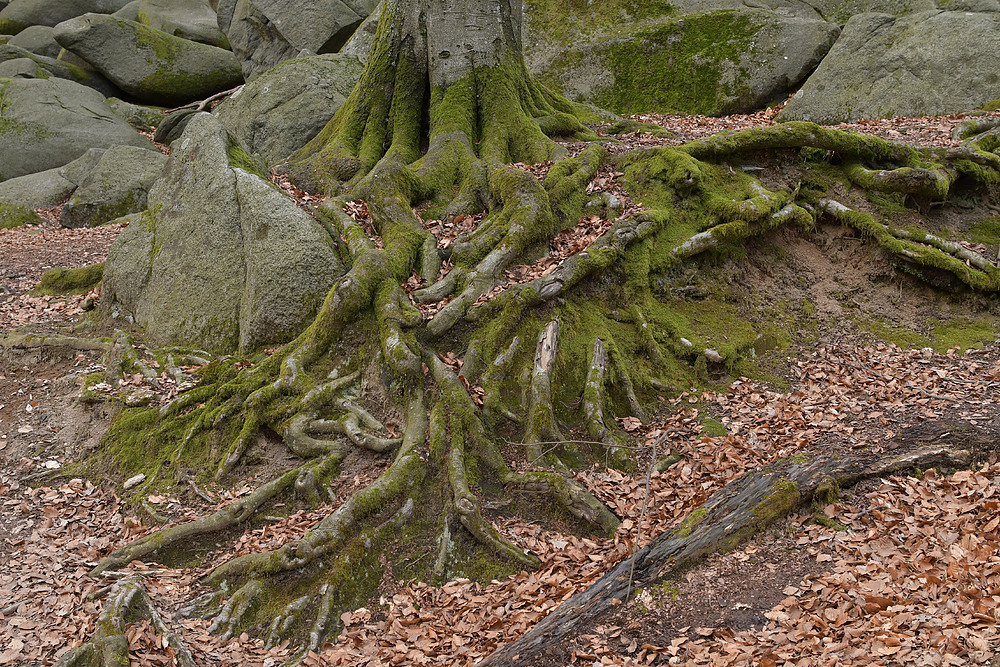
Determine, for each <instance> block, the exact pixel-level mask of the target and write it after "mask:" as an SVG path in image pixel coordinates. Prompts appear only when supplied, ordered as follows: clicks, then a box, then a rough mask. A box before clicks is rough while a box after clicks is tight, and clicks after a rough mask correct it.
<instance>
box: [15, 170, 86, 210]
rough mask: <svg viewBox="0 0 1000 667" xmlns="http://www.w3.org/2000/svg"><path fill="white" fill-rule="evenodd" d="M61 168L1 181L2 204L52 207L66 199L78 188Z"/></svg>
mask: <svg viewBox="0 0 1000 667" xmlns="http://www.w3.org/2000/svg"><path fill="white" fill-rule="evenodd" d="M60 171H61V170H60V169H47V170H45V171H40V172H38V173H37V174H28V175H26V176H18V177H17V178H12V179H10V180H9V181H4V182H3V183H0V204H18V205H21V206H26V207H28V208H33V209H34V208H51V207H53V206H58V205H59V204H61V203H63V202H64V201H66V198H67V197H69V196H70V195H71V194H73V191H74V190H76V183H73V182H72V181H69V180H67V179H66V178H64V177H63V176H62V174H61V173H60Z"/></svg>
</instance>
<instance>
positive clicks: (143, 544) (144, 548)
mask: <svg viewBox="0 0 1000 667" xmlns="http://www.w3.org/2000/svg"><path fill="white" fill-rule="evenodd" d="M341 458H342V456H341V455H337V454H330V455H328V456H327V457H326V458H324V459H322V460H320V461H318V462H315V463H311V464H309V465H306V466H303V467H302V468H296V469H295V470H290V471H288V472H286V473H285V474H283V475H282V476H281V477H278V478H277V479H274V480H271V481H270V482H268V483H267V484H264V485H263V486H261V487H259V488H257V489H256V490H255V491H254V492H253V493H251V494H250V495H248V496H245V497H243V498H240V499H239V500H237V501H236V502H234V503H233V504H232V505H229V506H228V507H225V508H223V509H221V510H218V511H217V512H214V513H212V514H209V515H208V516H205V517H202V518H200V519H196V520H194V521H190V522H188V523H183V524H180V525H178V526H173V527H172V528H166V529H164V530H160V531H158V532H155V533H152V534H150V535H147V536H145V537H143V538H140V539H138V540H136V541H135V542H132V543H131V544H128V545H126V546H124V547H122V548H120V549H117V550H115V551H114V552H112V553H111V554H110V555H108V556H106V557H105V558H104V559H103V560H102V561H101V562H100V563H98V565H97V567H95V568H94V570H93V572H92V574H95V575H96V574H100V573H101V572H104V571H107V570H114V569H117V568H120V567H122V566H123V565H127V564H128V563H131V562H132V561H133V560H137V559H141V558H143V557H145V556H148V555H149V554H152V553H155V552H157V551H159V550H161V549H169V548H170V547H173V546H176V545H180V544H184V543H187V542H189V541H190V540H192V539H194V538H196V537H200V536H202V535H208V534H210V533H215V532H219V531H223V530H226V529H228V528H232V527H233V526H237V525H239V524H241V523H244V522H245V521H248V520H250V519H251V518H253V516H254V515H255V514H256V513H257V511H258V510H259V509H260V508H261V506H262V505H263V504H264V503H266V502H268V501H270V500H272V499H273V498H275V497H276V496H278V495H279V494H281V493H283V492H284V491H287V490H288V489H289V488H291V487H292V485H293V484H294V483H295V480H296V479H297V478H298V477H299V475H301V474H302V473H303V472H305V471H311V472H312V473H313V474H314V475H315V476H316V477H320V478H321V477H325V476H327V475H329V474H330V473H331V472H332V471H333V469H334V468H335V467H336V466H337V465H338V464H339V463H340V460H341Z"/></svg>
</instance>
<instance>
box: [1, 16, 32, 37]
mask: <svg viewBox="0 0 1000 667" xmlns="http://www.w3.org/2000/svg"><path fill="white" fill-rule="evenodd" d="M27 27H28V24H27V23H21V22H20V21H14V20H12V19H0V35H16V34H17V33H19V32H21V31H22V30H24V29H25V28H27Z"/></svg>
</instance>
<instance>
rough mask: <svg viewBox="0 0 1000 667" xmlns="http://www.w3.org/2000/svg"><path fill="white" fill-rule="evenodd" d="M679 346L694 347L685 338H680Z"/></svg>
mask: <svg viewBox="0 0 1000 667" xmlns="http://www.w3.org/2000/svg"><path fill="white" fill-rule="evenodd" d="M681 345H683V346H684V347H694V343H692V342H691V341H689V340H688V339H687V338H681Z"/></svg>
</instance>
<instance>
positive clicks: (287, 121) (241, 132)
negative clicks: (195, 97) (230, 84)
mask: <svg viewBox="0 0 1000 667" xmlns="http://www.w3.org/2000/svg"><path fill="white" fill-rule="evenodd" d="M361 69H362V66H361V63H360V62H359V61H358V59H357V58H355V57H354V56H347V55H343V54H328V55H322V56H308V57H306V58H297V59H295V60H290V61H288V62H284V63H282V64H280V65H278V66H277V67H275V68H273V69H271V70H269V71H268V72H266V73H265V74H263V75H261V76H260V77H259V78H257V79H255V80H253V81H251V82H250V83H248V84H246V85H245V86H244V87H243V88H242V89H241V90H240V91H239V92H238V93H237V94H235V95H233V96H231V97H229V98H228V99H227V100H226V101H224V102H223V103H222V104H220V105H219V106H218V107H217V108H216V110H215V114H216V115H217V116H218V117H219V120H220V121H222V124H223V125H225V126H226V128H228V129H229V131H230V133H231V134H232V135H233V136H234V137H236V139H238V140H239V141H240V142H242V143H243V144H244V145H245V146H247V147H248V148H249V149H250V150H251V151H253V152H255V153H257V154H259V155H260V156H261V157H263V158H264V160H265V161H267V163H268V164H272V165H273V164H277V163H279V162H281V161H282V160H284V159H285V158H286V157H288V156H289V155H291V154H292V153H293V152H294V151H296V150H298V149H299V148H301V147H302V146H304V145H305V144H306V142H308V141H309V140H310V139H312V138H313V137H314V136H315V135H316V134H317V133H318V132H319V131H320V130H321V129H323V126H325V125H326V123H327V122H328V121H329V120H330V118H332V117H333V114H334V113H336V111H337V109H339V108H340V105H342V104H343V103H344V100H345V99H346V98H347V96H348V95H349V94H350V92H351V90H352V89H353V88H354V84H355V83H356V82H357V80H358V77H359V76H360V75H361Z"/></svg>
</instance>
